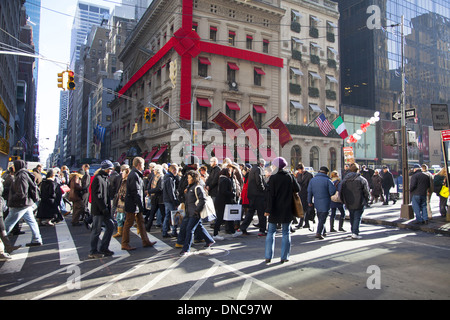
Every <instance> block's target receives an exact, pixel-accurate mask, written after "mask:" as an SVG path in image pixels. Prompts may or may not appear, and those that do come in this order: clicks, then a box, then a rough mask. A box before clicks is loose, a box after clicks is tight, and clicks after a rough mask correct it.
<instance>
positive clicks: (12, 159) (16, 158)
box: [8, 156, 20, 162]
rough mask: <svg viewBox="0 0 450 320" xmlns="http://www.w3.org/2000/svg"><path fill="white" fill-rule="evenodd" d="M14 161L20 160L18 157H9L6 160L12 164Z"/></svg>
mask: <svg viewBox="0 0 450 320" xmlns="http://www.w3.org/2000/svg"><path fill="white" fill-rule="evenodd" d="M15 160H20V156H10V157H9V159H8V161H9V162H13V161H15Z"/></svg>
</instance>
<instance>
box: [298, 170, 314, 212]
mask: <svg viewBox="0 0 450 320" xmlns="http://www.w3.org/2000/svg"><path fill="white" fill-rule="evenodd" d="M312 178H314V176H313V175H312V173H311V172H308V171H304V172H303V173H299V174H297V182H298V185H299V187H300V191H299V192H298V195H299V196H300V200H301V201H302V205H303V207H304V208H305V210H306V207H307V206H308V185H309V182H310V181H311V179H312Z"/></svg>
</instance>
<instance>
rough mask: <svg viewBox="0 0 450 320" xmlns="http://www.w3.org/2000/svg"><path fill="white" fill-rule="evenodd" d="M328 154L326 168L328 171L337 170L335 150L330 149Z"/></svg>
mask: <svg viewBox="0 0 450 320" xmlns="http://www.w3.org/2000/svg"><path fill="white" fill-rule="evenodd" d="M329 152H330V154H329V157H328V168H329V169H330V171H333V170H336V169H337V155H336V149H335V148H330V150H329Z"/></svg>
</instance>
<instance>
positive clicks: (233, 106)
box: [227, 101, 241, 111]
mask: <svg viewBox="0 0 450 320" xmlns="http://www.w3.org/2000/svg"><path fill="white" fill-rule="evenodd" d="M227 106H228V108H230V110H237V111H239V110H241V108H239V105H238V104H237V103H236V102H232V101H227Z"/></svg>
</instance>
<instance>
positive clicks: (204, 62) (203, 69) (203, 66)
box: [198, 57, 211, 78]
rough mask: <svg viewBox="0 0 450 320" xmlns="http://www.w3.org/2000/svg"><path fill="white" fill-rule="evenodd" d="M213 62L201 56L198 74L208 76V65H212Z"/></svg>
mask: <svg viewBox="0 0 450 320" xmlns="http://www.w3.org/2000/svg"><path fill="white" fill-rule="evenodd" d="M210 64H211V62H210V61H209V59H208V58H203V57H199V58H198V75H199V76H200V77H203V78H205V77H207V76H208V65H210Z"/></svg>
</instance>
